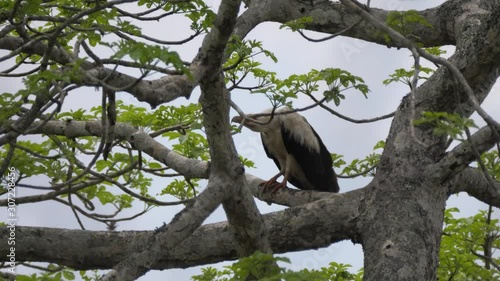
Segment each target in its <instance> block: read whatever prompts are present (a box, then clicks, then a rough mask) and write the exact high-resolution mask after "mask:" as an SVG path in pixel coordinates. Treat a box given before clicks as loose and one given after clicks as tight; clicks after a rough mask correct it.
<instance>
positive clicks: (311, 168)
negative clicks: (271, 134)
mask: <svg viewBox="0 0 500 281" xmlns="http://www.w3.org/2000/svg"><path fill="white" fill-rule="evenodd" d="M303 121H304V124H305V126H303V127H302V128H303V129H304V130H312V132H313V134H314V137H316V139H317V141H318V144H319V151H314V150H313V149H311V148H310V147H308V146H306V145H305V144H302V143H301V142H300V141H299V140H298V139H297V138H296V137H295V136H294V135H293V134H292V133H291V132H290V131H289V129H288V128H287V127H286V126H284V125H283V124H284V123H281V135H282V137H283V142H284V144H285V147H286V150H287V152H288V154H290V155H292V156H293V157H294V158H295V160H297V162H298V164H299V166H300V168H301V169H302V171H303V172H304V175H305V176H306V178H307V180H308V181H309V182H310V183H311V184H312V185H313V186H314V187H315V190H318V191H329V192H338V191H339V186H338V183H337V177H336V176H335V172H334V171H333V168H332V158H331V156H330V152H329V151H328V149H327V148H326V146H325V145H324V144H323V141H321V139H320V137H319V136H318V134H317V133H316V131H315V130H314V129H313V128H312V127H311V125H309V123H307V121H306V120H305V119H304V120H303ZM296 133H300V132H296ZM306 141H308V140H306ZM309 141H312V140H309ZM294 181H295V182H297V180H296V179H290V182H291V183H292V184H293V185H295V186H297V185H296V184H295V183H294ZM297 187H299V188H301V187H300V186H297Z"/></svg>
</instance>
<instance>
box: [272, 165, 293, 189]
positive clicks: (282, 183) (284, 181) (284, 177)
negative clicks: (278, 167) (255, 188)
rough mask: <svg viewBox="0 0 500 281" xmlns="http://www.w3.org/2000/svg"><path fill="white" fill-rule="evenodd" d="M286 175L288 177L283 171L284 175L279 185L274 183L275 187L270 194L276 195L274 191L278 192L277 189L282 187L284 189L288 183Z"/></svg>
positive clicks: (287, 173)
mask: <svg viewBox="0 0 500 281" xmlns="http://www.w3.org/2000/svg"><path fill="white" fill-rule="evenodd" d="M288 175H289V172H288V170H287V171H285V175H284V176H283V181H282V182H281V183H278V182H277V183H276V184H275V187H274V189H273V191H272V192H271V194H274V193H276V191H278V190H279V189H281V188H283V187H286V184H287V183H288Z"/></svg>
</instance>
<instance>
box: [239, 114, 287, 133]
mask: <svg viewBox="0 0 500 281" xmlns="http://www.w3.org/2000/svg"><path fill="white" fill-rule="evenodd" d="M271 112H272V109H266V110H264V111H263V112H262V113H258V114H248V115H247V116H248V118H243V117H241V116H235V117H233V119H231V122H234V123H238V124H241V125H243V126H245V127H247V128H248V129H250V130H252V131H254V132H258V133H266V132H268V131H273V130H276V129H279V124H280V122H279V120H278V119H279V117H278V116H279V115H275V116H270V115H269V114H271ZM269 120H271V121H269Z"/></svg>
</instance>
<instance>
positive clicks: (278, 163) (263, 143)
mask: <svg viewBox="0 0 500 281" xmlns="http://www.w3.org/2000/svg"><path fill="white" fill-rule="evenodd" d="M260 140H261V141H262V146H263V147H264V151H265V152H266V155H267V157H269V158H271V159H273V161H274V164H276V166H277V167H278V169H279V170H280V171H281V166H280V162H279V161H278V159H276V157H274V155H272V154H271V153H270V152H269V149H268V148H267V146H266V143H265V142H264V139H263V138H262V134H260Z"/></svg>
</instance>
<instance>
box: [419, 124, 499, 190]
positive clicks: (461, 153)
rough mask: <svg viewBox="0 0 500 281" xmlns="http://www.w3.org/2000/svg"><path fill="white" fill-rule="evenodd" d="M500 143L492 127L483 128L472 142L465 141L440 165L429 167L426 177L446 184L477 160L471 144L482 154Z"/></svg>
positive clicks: (444, 158) (445, 157)
mask: <svg viewBox="0 0 500 281" xmlns="http://www.w3.org/2000/svg"><path fill="white" fill-rule="evenodd" d="M499 141H500V138H499V137H498V134H495V133H494V132H493V130H492V129H491V128H490V127H483V128H481V129H480V130H479V131H477V132H476V133H475V134H473V135H472V138H471V139H470V140H468V141H464V142H463V143H461V144H459V145H457V146H456V147H455V148H454V149H453V150H451V151H450V152H448V153H447V154H446V156H444V157H443V158H442V159H441V160H440V161H439V162H438V163H436V164H433V165H430V166H428V167H427V168H426V171H425V175H426V176H428V178H429V180H433V181H439V182H440V183H444V182H445V181H447V180H448V179H449V178H451V177H453V176H455V175H456V174H458V173H459V172H460V171H462V170H463V169H465V167H467V166H468V165H469V164H470V163H471V162H473V161H475V160H476V155H475V153H474V151H473V149H472V146H471V143H472V145H473V146H474V147H476V149H477V151H478V152H479V154H482V153H484V152H486V151H488V150H490V149H491V148H492V147H493V146H494V145H495V144H496V143H497V142H499Z"/></svg>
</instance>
